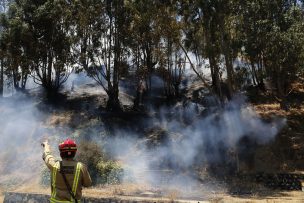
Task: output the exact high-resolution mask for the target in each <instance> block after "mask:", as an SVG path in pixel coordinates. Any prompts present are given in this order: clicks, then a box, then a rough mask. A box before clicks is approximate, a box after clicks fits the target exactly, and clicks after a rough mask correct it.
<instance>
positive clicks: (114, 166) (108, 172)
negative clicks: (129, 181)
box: [97, 161, 123, 184]
mask: <svg viewBox="0 0 304 203" xmlns="http://www.w3.org/2000/svg"><path fill="white" fill-rule="evenodd" d="M97 170H98V173H99V183H100V184H118V183H121V180H122V176H123V169H122V167H121V166H120V165H119V164H118V163H117V162H114V161H105V162H104V161H100V162H99V163H98V164H97Z"/></svg>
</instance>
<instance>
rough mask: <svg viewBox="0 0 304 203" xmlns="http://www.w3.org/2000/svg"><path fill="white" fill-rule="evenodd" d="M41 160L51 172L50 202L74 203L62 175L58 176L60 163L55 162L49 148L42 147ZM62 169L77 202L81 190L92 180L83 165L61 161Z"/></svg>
mask: <svg viewBox="0 0 304 203" xmlns="http://www.w3.org/2000/svg"><path fill="white" fill-rule="evenodd" d="M42 157H43V160H44V162H45V164H46V166H47V167H48V168H49V169H50V171H51V200H50V201H51V202H52V203H55V202H58V203H71V202H75V201H74V200H73V198H72V197H71V195H70V193H69V191H68V189H67V186H66V184H65V182H64V179H63V177H62V174H60V162H59V161H57V160H55V158H54V156H53V155H52V153H51V150H50V146H49V145H46V146H45V147H44V153H43V156H42ZM62 167H63V168H62V169H63V171H65V175H66V179H67V182H68V183H69V185H70V187H71V189H72V191H73V193H74V194H75V197H76V199H77V200H80V199H81V198H82V188H83V187H89V186H91V185H92V180H91V177H90V174H89V172H88V169H87V167H86V165H85V164H82V163H80V162H77V161H74V160H66V159H63V160H62ZM79 202H80V201H79Z"/></svg>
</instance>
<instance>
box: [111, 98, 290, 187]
mask: <svg viewBox="0 0 304 203" xmlns="http://www.w3.org/2000/svg"><path fill="white" fill-rule="evenodd" d="M181 108H182V109H179V110H176V109H175V110H174V109H172V108H166V109H161V110H160V111H159V112H156V114H158V116H156V118H153V119H152V121H148V122H150V123H149V124H150V126H151V127H153V126H154V127H155V126H156V127H157V128H160V129H163V130H164V131H165V134H163V135H160V136H159V137H157V138H154V139H156V140H157V139H158V140H157V141H156V142H155V143H152V145H153V146H152V147H151V142H153V141H151V140H149V138H148V139H147V138H146V137H145V138H139V137H142V136H141V135H136V134H135V135H134V132H125V131H121V130H117V131H116V137H115V138H114V139H109V140H108V144H107V145H108V149H107V151H108V152H109V153H111V154H112V155H113V156H114V157H116V158H117V159H119V160H121V162H122V163H123V165H124V168H125V171H126V173H125V181H126V182H128V181H134V182H137V183H147V184H151V185H154V186H157V187H162V188H166V189H168V188H170V187H171V188H179V189H180V190H181V191H184V192H185V191H187V190H188V189H189V190H191V188H195V187H196V188H197V186H198V185H200V183H199V181H198V179H197V177H195V175H194V173H193V170H194V168H195V167H196V166H203V165H204V164H208V162H213V163H217V162H221V161H222V160H223V159H225V158H227V155H226V154H223V153H225V152H226V151H227V150H228V149H237V147H238V145H239V142H240V140H241V139H242V138H243V137H245V136H247V137H249V138H250V139H251V140H253V141H254V142H256V144H257V145H259V144H265V143H267V142H269V141H271V140H272V139H274V137H275V136H276V135H277V133H278V132H279V131H280V129H281V128H282V127H283V126H284V125H285V123H286V120H285V119H277V120H274V121H273V122H270V123H266V122H264V121H263V120H262V119H261V118H260V117H259V116H258V115H257V114H256V113H255V111H254V110H253V108H252V107H250V106H249V105H247V104H246V102H245V99H244V98H243V97H239V98H237V99H234V100H233V101H231V102H230V103H228V104H227V105H226V106H225V107H224V108H223V109H221V110H219V111H217V112H213V113H210V114H207V116H202V115H200V114H199V112H197V109H196V108H189V109H188V108H187V107H184V108H183V107H181ZM185 119H186V120H185ZM189 121H190V123H189ZM185 122H186V123H189V124H187V125H186V124H185ZM152 134H153V132H152ZM151 139H153V138H151ZM160 143H161V144H160ZM240 153H242V151H241V152H240ZM209 187H210V186H209Z"/></svg>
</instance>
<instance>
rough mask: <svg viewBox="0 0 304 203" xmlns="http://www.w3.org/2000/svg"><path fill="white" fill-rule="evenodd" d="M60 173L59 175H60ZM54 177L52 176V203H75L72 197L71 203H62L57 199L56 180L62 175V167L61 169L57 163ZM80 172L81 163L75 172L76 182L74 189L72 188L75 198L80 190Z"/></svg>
mask: <svg viewBox="0 0 304 203" xmlns="http://www.w3.org/2000/svg"><path fill="white" fill-rule="evenodd" d="M58 171H59V174H58ZM51 172H52V175H51V178H52V180H51V183H52V184H51V187H52V188H51V191H52V194H51V199H50V202H51V203H56V202H58V203H73V202H75V200H74V199H73V197H72V196H71V200H70V201H65V200H64V201H62V200H57V199H56V195H57V194H56V191H57V189H56V179H57V175H61V174H60V167H59V162H56V164H55V166H54V168H53V169H52V171H51ZM80 172H81V163H79V162H78V163H77V166H76V171H75V174H74V180H73V187H72V188H71V189H72V193H73V194H74V196H76V190H77V188H78V184H79V177H80Z"/></svg>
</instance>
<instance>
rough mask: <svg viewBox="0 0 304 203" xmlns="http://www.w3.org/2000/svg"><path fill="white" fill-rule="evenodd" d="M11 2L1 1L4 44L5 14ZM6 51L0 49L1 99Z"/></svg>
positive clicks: (0, 34) (0, 25) (1, 33)
mask: <svg viewBox="0 0 304 203" xmlns="http://www.w3.org/2000/svg"><path fill="white" fill-rule="evenodd" d="M8 4H9V1H8V0H0V18H1V19H0V21H1V24H0V37H1V40H0V41H1V42H2V40H3V39H2V36H3V32H4V28H3V23H4V22H5V13H6V11H7V7H8ZM1 44H3V43H1ZM1 47H2V46H1ZM4 62H5V59H4V50H3V49H1V48H0V97H2V96H3V87H4Z"/></svg>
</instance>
